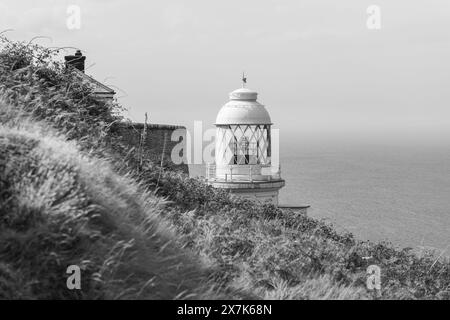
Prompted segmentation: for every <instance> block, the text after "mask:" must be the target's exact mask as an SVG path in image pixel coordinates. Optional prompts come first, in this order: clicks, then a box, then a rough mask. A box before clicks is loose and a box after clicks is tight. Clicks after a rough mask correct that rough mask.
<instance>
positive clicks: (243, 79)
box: [242, 72, 247, 88]
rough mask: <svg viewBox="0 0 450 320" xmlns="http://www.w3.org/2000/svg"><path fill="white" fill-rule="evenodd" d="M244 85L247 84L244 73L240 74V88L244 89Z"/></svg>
mask: <svg viewBox="0 0 450 320" xmlns="http://www.w3.org/2000/svg"><path fill="white" fill-rule="evenodd" d="M246 84H247V77H246V76H245V73H244V72H242V88H245V85H246Z"/></svg>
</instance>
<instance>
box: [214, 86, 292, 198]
mask: <svg viewBox="0 0 450 320" xmlns="http://www.w3.org/2000/svg"><path fill="white" fill-rule="evenodd" d="M244 79H245V78H244ZM244 84H245V81H244ZM257 96H258V94H257V92H255V91H253V90H250V89H248V88H245V87H244V85H243V87H242V88H240V89H237V90H235V91H233V92H231V93H230V95H229V101H228V102H227V103H226V104H225V105H224V106H223V107H222V108H221V109H220V111H219V113H218V115H217V118H216V123H215V125H216V148H215V164H209V165H208V166H207V172H206V176H207V181H208V183H210V184H211V185H213V186H214V187H217V188H225V189H229V190H230V191H231V192H232V193H234V194H237V195H239V196H243V197H246V198H250V199H252V200H258V201H262V202H266V201H269V202H271V203H274V204H278V191H279V189H280V188H282V187H283V186H284V180H283V179H281V172H280V167H279V166H273V165H272V139H271V137H272V135H271V125H272V121H271V119H270V115H269V113H268V112H267V110H266V108H265V107H264V105H262V104H260V103H259V102H258V101H257Z"/></svg>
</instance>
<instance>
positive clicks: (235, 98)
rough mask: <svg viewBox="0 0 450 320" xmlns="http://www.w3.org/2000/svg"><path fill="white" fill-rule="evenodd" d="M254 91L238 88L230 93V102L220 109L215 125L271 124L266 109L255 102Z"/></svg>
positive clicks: (255, 93)
mask: <svg viewBox="0 0 450 320" xmlns="http://www.w3.org/2000/svg"><path fill="white" fill-rule="evenodd" d="M257 96H258V93H257V92H256V91H253V90H250V89H247V88H240V89H237V90H234V91H233V92H231V93H230V100H229V101H228V102H227V103H226V104H225V105H224V106H223V107H222V109H220V111H219V113H218V114H217V118H216V125H230V124H250V125H253V124H272V121H271V120H270V115H269V113H268V112H267V110H266V108H265V107H264V106H263V105H262V104H260V103H259V102H258V101H256V99H257Z"/></svg>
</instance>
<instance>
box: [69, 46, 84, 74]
mask: <svg viewBox="0 0 450 320" xmlns="http://www.w3.org/2000/svg"><path fill="white" fill-rule="evenodd" d="M64 59H65V60H66V68H68V67H69V66H70V67H73V68H76V69H78V70H80V71H81V72H84V61H85V60H86V56H83V54H82V53H81V50H77V51H76V52H75V55H73V56H72V55H69V56H65V57H64Z"/></svg>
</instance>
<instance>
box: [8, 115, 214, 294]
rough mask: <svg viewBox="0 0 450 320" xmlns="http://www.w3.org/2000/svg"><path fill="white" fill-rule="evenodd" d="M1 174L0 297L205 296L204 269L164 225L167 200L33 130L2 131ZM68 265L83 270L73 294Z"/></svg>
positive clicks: (72, 146)
mask: <svg viewBox="0 0 450 320" xmlns="http://www.w3.org/2000/svg"><path fill="white" fill-rule="evenodd" d="M1 108H3V110H5V108H6V107H4V106H1ZM13 122H14V121H13ZM0 175H1V176H0V181H1V198H0V261H1V263H2V264H1V268H0V281H1V284H0V297H1V298H21V297H23V298H107V299H110V298H111V299H114V298H145V299H173V298H183V297H185V298H186V297H197V298H198V297H202V296H204V293H205V292H207V291H208V290H211V289H210V287H209V286H207V285H205V286H202V285H201V284H202V283H203V284H205V283H206V282H205V281H204V279H205V276H206V274H205V270H204V269H205V268H203V267H202V266H200V265H199V264H198V263H196V262H195V261H194V259H193V258H192V257H191V256H190V255H189V252H188V251H186V250H184V251H181V250H180V249H179V248H178V247H177V244H176V241H175V240H174V239H175V237H174V235H173V233H172V231H171V230H170V229H169V228H168V227H167V226H166V224H165V223H164V222H163V221H162V220H161V218H160V211H161V210H163V209H164V202H163V201H162V200H161V199H160V198H158V197H155V196H154V195H153V194H151V193H149V192H146V191H144V190H143V188H142V186H140V185H138V184H137V183H136V182H134V181H133V180H132V179H131V178H130V177H126V176H120V175H117V174H116V173H115V172H114V171H113V170H112V169H111V165H110V164H109V163H108V162H107V161H105V160H99V159H93V158H91V157H88V156H86V155H83V154H82V153H81V152H80V151H79V150H78V147H77V145H76V144H75V143H74V142H67V141H64V139H63V137H61V136H57V135H55V134H53V133H52V132H51V130H49V129H43V127H42V126H39V125H36V124H31V123H28V124H25V123H24V122H22V124H21V126H20V128H17V127H14V126H13V127H11V126H9V125H5V124H4V125H3V126H2V127H1V128H0ZM71 264H76V265H79V266H81V267H82V288H83V290H81V291H80V292H77V291H70V290H68V289H67V288H66V277H67V275H66V273H65V271H66V268H67V267H68V266H69V265H71ZM12 270H14V272H13V271H12ZM12 284H15V285H18V284H20V288H21V289H20V290H13V289H12V288H13V287H14V286H12Z"/></svg>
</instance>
